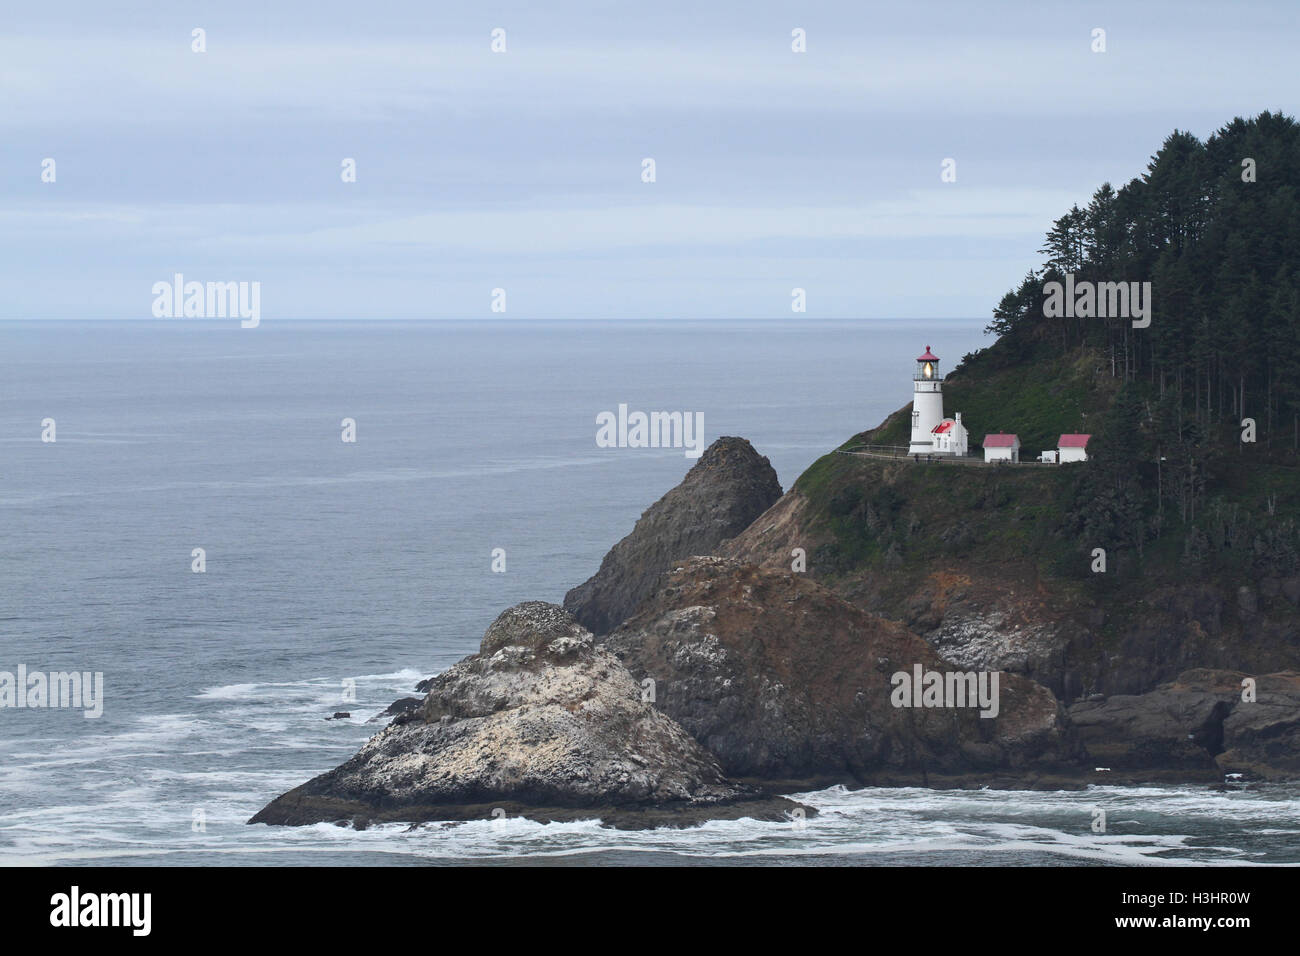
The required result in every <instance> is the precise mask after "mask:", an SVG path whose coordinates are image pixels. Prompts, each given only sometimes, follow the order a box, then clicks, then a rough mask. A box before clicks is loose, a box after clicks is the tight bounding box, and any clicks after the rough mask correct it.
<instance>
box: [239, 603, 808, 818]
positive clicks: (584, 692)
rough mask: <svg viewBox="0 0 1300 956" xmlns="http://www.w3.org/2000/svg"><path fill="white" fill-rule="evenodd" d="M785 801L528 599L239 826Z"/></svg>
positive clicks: (666, 810) (555, 610)
mask: <svg viewBox="0 0 1300 956" xmlns="http://www.w3.org/2000/svg"><path fill="white" fill-rule="evenodd" d="M797 806H798V805H797V804H795V803H792V802H790V801H788V800H782V799H780V798H771V797H767V796H765V795H763V794H760V793H758V792H757V791H755V790H753V789H751V788H747V787H742V786H738V785H736V784H733V783H731V782H730V781H728V780H727V779H726V778H725V777H724V776H723V773H722V770H721V769H720V767H719V766H718V762H717V760H716V759H714V757H713V756H712V755H711V754H709V753H708V752H707V751H705V750H704V749H703V748H702V747H700V745H699V744H697V743H696V742H695V741H694V740H693V739H692V738H691V736H690V735H689V734H687V733H686V732H685V731H684V730H683V729H682V728H681V727H680V726H679V725H678V724H677V723H676V722H675V721H673V720H672V719H670V718H669V717H667V716H666V715H664V714H663V713H661V712H660V711H659V710H657V709H656V708H655V707H654V705H653V704H651V703H650V702H648V701H644V700H642V692H641V687H640V685H639V684H638V683H637V682H636V681H635V680H633V678H632V675H631V674H630V673H628V671H627V669H626V668H625V667H624V666H623V665H622V664H621V663H620V662H619V661H618V660H617V659H616V658H615V657H614V656H613V655H612V654H611V653H609V652H608V651H606V650H604V649H602V648H598V647H596V646H595V645H594V643H593V638H592V635H591V633H590V632H589V631H587V630H586V629H585V628H583V627H582V626H581V625H580V624H578V622H577V621H575V620H574V619H573V617H572V616H571V615H570V614H568V613H567V612H566V611H564V610H563V609H562V608H560V607H557V606H555V605H552V604H544V603H542V602H528V603H525V604H520V605H518V606H516V607H513V608H510V609H509V610H507V611H505V612H504V613H502V614H501V616H500V617H498V618H497V620H496V621H494V622H493V624H492V625H491V626H490V627H489V628H488V629H487V633H486V634H485V635H484V637H483V641H482V645H481V648H480V652H479V653H478V654H474V655H471V656H469V657H467V658H465V659H464V660H462V661H460V662H459V663H457V664H454V665H453V666H452V667H450V668H448V669H447V670H446V671H445V672H444V673H442V674H440V675H438V676H437V677H435V678H433V680H432V684H431V686H430V689H429V693H428V696H427V697H426V698H425V699H424V702H423V704H422V705H421V707H420V708H419V709H418V710H415V711H411V712H409V713H406V714H403V715H399V716H398V717H397V718H396V719H395V720H394V721H393V722H392V724H390V725H389V726H388V727H387V728H386V729H385V730H383V731H381V732H380V733H379V734H377V735H376V736H374V737H373V738H371V740H370V741H368V742H367V743H366V744H365V745H364V746H363V747H362V748H361V750H360V751H359V752H358V753H357V754H356V756H354V757H353V758H352V759H350V760H348V761H347V762H346V763H344V764H342V765H341V766H339V767H337V768H336V769H334V770H331V771H329V772H328V773H325V774H322V775H321V776H319V777H316V778H315V779H313V780H310V781H308V782H307V783H305V784H303V785H302V786H300V787H296V788H295V789H293V790H291V791H289V792H288V793H286V794H283V795H282V796H280V797H277V798H276V799H275V800H273V801H272V802H271V803H270V804H268V805H267V806H266V807H265V808H263V809H262V810H261V811H260V812H259V813H258V814H257V815H256V816H254V817H253V818H252V820H250V821H249V822H250V823H276V824H309V823H317V822H326V821H340V820H347V819H355V818H357V817H363V818H365V819H367V820H369V821H370V822H371V823H382V822H391V821H403V822H419V821H424V820H456V819H475V818H479V819H491V818H493V817H494V816H495V817H500V816H502V815H510V816H513V815H522V816H527V817H530V818H532V819H539V820H563V819H583V818H586V819H592V818H596V817H600V818H601V819H602V820H604V821H605V822H607V823H612V824H614V825H618V826H633V827H635V826H654V825H660V824H689V823H695V822H699V821H701V820H704V819H709V818H711V817H719V816H727V817H739V816H753V817H759V818H763V819H780V818H782V816H784V815H785V814H788V813H789V812H790V811H792V810H794V809H795V808H796V807H797Z"/></svg>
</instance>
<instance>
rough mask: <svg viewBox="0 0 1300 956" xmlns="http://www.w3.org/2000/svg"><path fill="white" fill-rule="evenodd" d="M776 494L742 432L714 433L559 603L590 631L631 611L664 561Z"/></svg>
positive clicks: (743, 523)
mask: <svg viewBox="0 0 1300 956" xmlns="http://www.w3.org/2000/svg"><path fill="white" fill-rule="evenodd" d="M780 497H781V485H780V482H779V481H777V477H776V471H775V470H773V468H772V465H771V464H770V463H769V462H768V460H767V459H766V458H764V457H763V456H761V455H759V453H758V452H756V451H755V450H754V447H753V446H752V445H750V443H749V442H748V441H746V440H745V439H743V438H719V439H718V440H717V441H715V442H714V443H713V444H712V445H710V446H709V447H708V448H707V449H706V450H705V451H704V454H703V455H701V456H700V460H699V461H697V462H696V463H695V465H694V466H693V467H692V468H691V470H690V471H689V472H687V473H686V477H685V478H684V479H682V482H681V484H679V485H678V486H677V487H676V488H673V489H672V490H671V491H669V492H668V493H667V494H666V495H664V496H663V497H662V498H660V499H659V500H658V501H657V502H655V503H654V504H653V505H651V506H650V507H649V508H648V509H646V512H645V513H644V514H643V515H642V516H641V520H639V521H638V522H637V523H636V526H635V527H634V528H633V529H632V533H631V534H629V535H628V536H627V537H625V538H624V539H623V540H622V541H620V542H618V544H616V545H614V547H613V548H612V549H610V551H609V553H608V554H606V555H605V559H604V560H603V561H602V562H601V564H600V570H599V571H597V572H596V574H595V575H593V576H592V577H591V578H589V579H588V580H587V581H585V582H584V583H582V584H580V585H578V586H577V587H576V588H574V589H573V590H571V591H570V592H569V593H568V594H566V595H565V597H564V607H565V609H566V610H568V611H569V612H571V613H572V614H573V615H574V617H576V618H577V619H578V621H579V622H580V623H582V624H583V625H584V626H585V627H587V628H588V629H590V630H591V631H593V632H595V633H596V634H607V633H609V632H610V631H611V630H613V629H614V628H615V627H617V626H618V625H619V624H621V623H622V622H623V621H624V620H625V619H627V618H628V617H629V616H631V614H632V612H633V611H634V610H636V607H637V605H638V604H639V603H640V602H641V600H642V599H643V598H644V597H645V596H646V595H648V594H649V593H650V592H651V591H652V590H654V587H655V583H656V581H657V580H658V578H659V575H660V574H661V573H662V572H664V571H666V570H667V569H668V568H669V567H671V565H672V562H674V561H677V560H679V559H682V558H687V557H690V556H691V555H693V554H711V553H712V552H713V551H714V549H715V548H716V547H717V546H718V545H719V544H720V543H721V542H723V541H724V540H726V539H727V538H730V537H731V536H733V535H735V534H739V533H740V532H741V531H743V530H744V529H745V528H746V527H747V526H748V525H749V524H750V523H751V522H752V521H753V520H754V519H755V518H757V517H758V516H759V515H760V514H762V513H763V512H764V511H765V510H767V508H768V507H769V506H770V505H771V504H772V503H773V502H775V501H776V500H777V499H778V498H780Z"/></svg>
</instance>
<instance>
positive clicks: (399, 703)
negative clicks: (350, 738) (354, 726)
mask: <svg viewBox="0 0 1300 956" xmlns="http://www.w3.org/2000/svg"><path fill="white" fill-rule="evenodd" d="M423 703H424V699H423V698H421V697H399V698H398V699H397V700H395V701H393V702H392V703H391V704H389V705H388V707H387V708H386V709H384V710H382V711H380V712H379V713H377V714H375V716H373V717H371V718H370V719H369V720H367V721H366V723H368V724H373V723H374V722H375V721H377V720H383V719H384V718H385V717H398V716H401V715H402V714H409V713H410V712H411V711H413V710H418V709H419V708H420V705H421V704H423Z"/></svg>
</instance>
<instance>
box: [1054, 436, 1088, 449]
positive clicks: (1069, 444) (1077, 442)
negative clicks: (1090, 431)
mask: <svg viewBox="0 0 1300 956" xmlns="http://www.w3.org/2000/svg"><path fill="white" fill-rule="evenodd" d="M1091 437H1092V436H1091V435H1062V436H1061V441H1060V445H1059V446H1058V447H1060V448H1087V447H1088V439H1089V438H1091Z"/></svg>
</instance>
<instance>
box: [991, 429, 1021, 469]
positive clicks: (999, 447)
mask: <svg viewBox="0 0 1300 956" xmlns="http://www.w3.org/2000/svg"><path fill="white" fill-rule="evenodd" d="M983 444H984V460H985V461H986V462H988V461H1010V462H1018V461H1020V436H1019V435H1006V434H1001V433H999V434H996V435H985V436H984V442H983Z"/></svg>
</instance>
